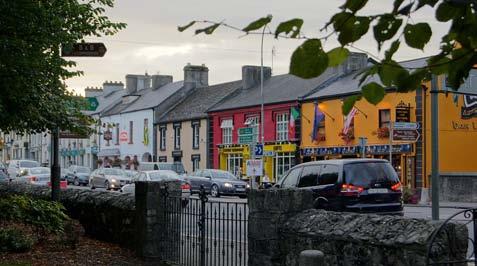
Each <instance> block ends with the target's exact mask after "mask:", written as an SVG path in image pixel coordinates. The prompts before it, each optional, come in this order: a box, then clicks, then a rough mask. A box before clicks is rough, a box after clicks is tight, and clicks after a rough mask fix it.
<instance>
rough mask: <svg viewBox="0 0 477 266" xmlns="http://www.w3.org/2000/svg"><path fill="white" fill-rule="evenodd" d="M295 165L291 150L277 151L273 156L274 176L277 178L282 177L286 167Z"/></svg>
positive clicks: (286, 169)
mask: <svg viewBox="0 0 477 266" xmlns="http://www.w3.org/2000/svg"><path fill="white" fill-rule="evenodd" d="M294 165H295V154H294V153H291V152H279V153H277V155H276V157H275V176H276V178H277V180H278V179H280V177H282V175H283V174H284V173H286V172H287V171H288V169H290V168H292V167H293V166H294Z"/></svg>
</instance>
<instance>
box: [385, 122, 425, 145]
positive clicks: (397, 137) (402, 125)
mask: <svg viewBox="0 0 477 266" xmlns="http://www.w3.org/2000/svg"><path fill="white" fill-rule="evenodd" d="M418 129H419V124H418V123H409V122H395V123H394V125H393V130H392V140H393V141H406V142H416V141H417V140H418V139H419V137H420V136H421V135H420V134H419V132H418V131H417V130H418Z"/></svg>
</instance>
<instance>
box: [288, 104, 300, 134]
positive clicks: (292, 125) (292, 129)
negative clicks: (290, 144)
mask: <svg viewBox="0 0 477 266" xmlns="http://www.w3.org/2000/svg"><path fill="white" fill-rule="evenodd" d="M299 116H300V113H299V112H298V110H297V109H296V108H295V107H292V108H291V109H290V122H289V123H288V139H290V140H294V139H296V122H295V121H296V120H297V119H298V117H299Z"/></svg>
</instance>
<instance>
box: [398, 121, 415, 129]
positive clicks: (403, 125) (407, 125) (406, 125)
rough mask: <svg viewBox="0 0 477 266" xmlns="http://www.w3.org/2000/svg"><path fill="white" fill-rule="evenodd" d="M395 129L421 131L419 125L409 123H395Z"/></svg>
mask: <svg viewBox="0 0 477 266" xmlns="http://www.w3.org/2000/svg"><path fill="white" fill-rule="evenodd" d="M393 128H394V129H407V130H414V129H419V124H418V123H409V122H394V123H393Z"/></svg>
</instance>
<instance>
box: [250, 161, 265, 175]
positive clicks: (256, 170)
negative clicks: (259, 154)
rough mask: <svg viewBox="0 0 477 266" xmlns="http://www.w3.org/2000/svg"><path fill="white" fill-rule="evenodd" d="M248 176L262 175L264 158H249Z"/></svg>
mask: <svg viewBox="0 0 477 266" xmlns="http://www.w3.org/2000/svg"><path fill="white" fill-rule="evenodd" d="M246 166H247V176H261V175H262V171H263V164H262V160H247V162H246Z"/></svg>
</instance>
